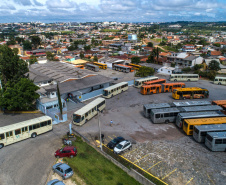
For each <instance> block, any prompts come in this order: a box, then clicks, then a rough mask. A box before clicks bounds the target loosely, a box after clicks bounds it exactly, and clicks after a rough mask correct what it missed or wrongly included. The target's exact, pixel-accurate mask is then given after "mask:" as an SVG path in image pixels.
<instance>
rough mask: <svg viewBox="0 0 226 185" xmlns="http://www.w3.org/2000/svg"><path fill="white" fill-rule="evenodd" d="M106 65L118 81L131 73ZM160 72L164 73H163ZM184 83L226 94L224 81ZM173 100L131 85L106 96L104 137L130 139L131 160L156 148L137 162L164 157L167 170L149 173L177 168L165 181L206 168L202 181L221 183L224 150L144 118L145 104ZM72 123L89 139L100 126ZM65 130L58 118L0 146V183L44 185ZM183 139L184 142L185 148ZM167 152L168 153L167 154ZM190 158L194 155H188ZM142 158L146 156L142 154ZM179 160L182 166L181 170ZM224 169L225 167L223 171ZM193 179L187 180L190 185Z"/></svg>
mask: <svg viewBox="0 0 226 185" xmlns="http://www.w3.org/2000/svg"><path fill="white" fill-rule="evenodd" d="M108 70H109V71H103V70H102V71H101V72H100V73H103V74H105V75H106V76H109V77H119V78H120V79H119V80H118V81H128V80H131V79H133V78H134V77H133V73H129V74H125V73H120V72H116V71H112V70H110V69H108ZM159 76H160V75H159ZM160 77H163V78H166V79H167V78H168V77H167V76H164V75H162V76H160ZM187 86H190V87H191V86H200V87H205V88H207V89H209V91H210V97H209V98H208V100H215V99H225V97H226V87H225V86H218V85H213V84H212V83H210V82H208V81H203V80H200V81H199V82H195V83H194V82H190V83H187ZM90 101H92V100H90ZM173 101H175V100H173V99H172V97H171V94H170V93H167V94H155V95H150V96H143V95H141V94H140V93H139V90H138V89H136V88H133V87H130V88H129V90H128V91H127V92H124V93H122V94H120V95H117V96H115V97H113V98H111V99H108V100H107V107H106V109H105V111H104V112H103V114H101V115H100V120H101V125H102V126H101V128H102V131H103V133H104V134H105V135H106V138H108V136H109V137H111V138H112V137H114V135H115V136H118V135H122V136H124V137H125V138H127V139H130V140H132V141H133V143H134V148H138V149H139V148H140V153H138V152H133V153H131V154H128V155H127V156H126V157H127V158H128V159H130V160H131V161H133V162H134V161H135V160H138V159H140V157H144V156H145V155H147V154H148V153H154V154H153V155H151V154H150V156H147V157H148V158H147V160H148V162H149V163H147V164H144V166H143V164H141V162H142V160H141V161H139V162H137V163H138V164H139V165H140V166H141V167H144V168H145V169H147V168H148V167H149V168H150V166H151V165H155V164H156V163H158V162H159V160H161V161H163V159H164V164H167V165H168V166H167V171H166V169H163V168H162V174H161V172H158V171H157V170H154V167H153V169H150V170H151V172H152V173H154V172H155V171H156V175H157V176H158V175H159V174H160V177H162V178H163V177H164V175H165V176H166V175H167V173H168V174H169V173H170V172H172V171H173V170H174V169H175V168H177V170H176V171H174V172H172V175H169V176H168V177H166V180H167V181H169V182H171V183H172V182H175V184H180V182H185V181H186V182H188V181H189V180H190V179H191V178H193V179H192V181H193V180H194V179H195V178H196V179H201V178H199V173H198V172H197V171H199V172H200V173H202V174H203V173H206V170H203V169H205V168H206V169H208V172H209V173H208V176H209V177H210V179H211V180H209V181H207V178H208V179H209V177H208V176H207V177H206V176H203V177H202V178H204V177H206V179H205V180H206V181H205V182H207V183H206V184H211V182H212V181H213V182H214V184H222V182H224V180H225V176H224V175H225V173H226V172H224V171H225V169H226V166H225V163H226V158H225V153H212V152H208V150H207V149H206V148H205V147H204V146H201V145H199V144H196V143H195V142H194V141H193V140H192V139H189V137H187V136H185V135H184V134H183V133H182V132H180V131H179V130H178V129H177V128H176V127H175V126H174V124H168V125H167V124H158V125H153V124H152V123H151V121H150V120H148V119H146V118H144V117H143V115H142V109H143V104H146V103H160V102H173ZM88 102H89V101H87V102H85V104H86V103H88ZM76 107H77V106H76ZM76 107H75V108H72V109H70V110H69V112H68V118H69V120H70V119H71V115H72V114H73V112H74V111H75V110H77V109H78V108H76ZM78 107H80V106H78ZM74 109H75V110H74ZM110 120H113V121H114V125H113V126H112V127H111V126H110ZM73 128H74V129H76V130H78V131H79V132H81V133H83V134H85V135H86V136H87V137H88V138H89V139H91V140H94V137H95V136H98V131H99V129H98V119H97V117H95V118H93V119H92V120H90V121H88V123H87V124H85V125H84V126H82V127H77V126H73ZM67 131H68V124H67V123H61V124H59V125H54V127H53V131H52V132H48V133H46V134H43V135H41V136H38V137H37V138H35V139H27V140H25V141H21V142H19V143H17V144H13V145H10V146H7V147H4V148H3V149H2V150H0V166H1V167H0V184H1V185H6V184H7V185H15V184H16V185H26V184H29V185H38V184H40V185H43V184H45V182H46V179H47V175H48V174H49V172H50V171H51V166H52V164H53V163H54V162H55V158H54V156H53V154H54V152H55V151H56V149H58V148H59V147H60V146H61V139H60V138H61V137H62V136H63V135H64V134H66V132H67ZM135 143H136V144H135ZM182 144H185V146H186V147H185V146H184V145H182ZM146 146H147V148H146ZM183 146H184V147H183ZM160 149H161V150H160ZM199 150H200V151H199ZM169 152H170V153H169ZM168 153H169V155H166V154H168ZM177 153H178V154H177ZM132 154H134V155H132ZM174 154H177V155H174ZM184 154H187V155H185V156H186V157H185V158H183V159H180V158H179V157H178V155H180V156H184ZM196 156H197V157H196ZM175 157H176V158H179V160H181V162H180V163H176V161H175ZM190 158H192V160H190ZM143 159H144V160H145V159H146V157H144V158H143ZM174 161H175V162H174ZM185 161H197V165H195V164H193V163H185ZM202 164H204V165H202ZM183 165H184V166H185V168H186V169H185V168H184V169H182V170H179V168H180V167H181V166H183ZM156 167H157V165H156ZM197 168H198V170H197ZM157 169H158V168H157ZM222 169H223V172H221V170H222ZM170 170H171V171H170ZM163 171H164V173H163ZM176 172H177V173H176ZM179 172H180V173H182V174H183V175H181V176H179V175H178V176H177V175H176V174H178V173H179ZM188 172H190V173H188ZM197 174H198V175H197ZM212 174H213V175H212ZM173 175H174V176H175V178H174V179H173V180H172V179H170V178H173V177H174V176H173ZM168 178H169V179H168ZM192 181H191V182H190V183H191V184H192ZM176 182H178V183H176ZM193 182H194V183H193V184H195V183H196V184H202V183H201V182H200V181H199V180H196V181H193ZM212 184H213V183H212Z"/></svg>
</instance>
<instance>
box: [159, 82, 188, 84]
mask: <svg viewBox="0 0 226 185" xmlns="http://www.w3.org/2000/svg"><path fill="white" fill-rule="evenodd" d="M162 85H185V83H183V82H173V83H162Z"/></svg>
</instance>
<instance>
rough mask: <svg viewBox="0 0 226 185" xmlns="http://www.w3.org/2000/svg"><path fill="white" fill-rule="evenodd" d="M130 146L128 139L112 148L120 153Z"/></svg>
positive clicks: (116, 152)
mask: <svg viewBox="0 0 226 185" xmlns="http://www.w3.org/2000/svg"><path fill="white" fill-rule="evenodd" d="M131 148H132V144H131V142H130V141H128V140H125V141H122V142H120V143H119V144H117V145H116V147H115V148H114V153H115V154H121V153H122V152H124V151H125V150H127V149H129V150H130V149H131Z"/></svg>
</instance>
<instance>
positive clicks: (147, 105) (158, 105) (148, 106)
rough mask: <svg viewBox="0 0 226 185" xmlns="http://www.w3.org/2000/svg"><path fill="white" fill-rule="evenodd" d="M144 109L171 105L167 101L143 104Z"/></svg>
mask: <svg viewBox="0 0 226 185" xmlns="http://www.w3.org/2000/svg"><path fill="white" fill-rule="evenodd" d="M144 107H145V108H146V109H159V108H169V107H171V106H170V104H168V103H156V104H145V105H144Z"/></svg>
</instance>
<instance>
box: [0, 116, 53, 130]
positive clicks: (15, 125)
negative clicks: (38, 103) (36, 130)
mask: <svg viewBox="0 0 226 185" xmlns="http://www.w3.org/2000/svg"><path fill="white" fill-rule="evenodd" d="M50 119H52V118H51V117H49V116H41V117H37V118H33V119H29V120H26V121H22V122H17V123H12V124H10V125H7V126H3V127H0V133H4V132H8V131H10V130H15V129H18V128H23V127H26V126H28V125H32V124H35V123H37V122H43V121H47V120H50Z"/></svg>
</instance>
